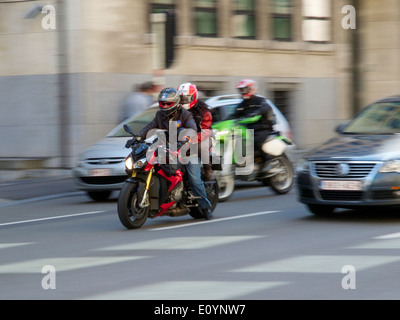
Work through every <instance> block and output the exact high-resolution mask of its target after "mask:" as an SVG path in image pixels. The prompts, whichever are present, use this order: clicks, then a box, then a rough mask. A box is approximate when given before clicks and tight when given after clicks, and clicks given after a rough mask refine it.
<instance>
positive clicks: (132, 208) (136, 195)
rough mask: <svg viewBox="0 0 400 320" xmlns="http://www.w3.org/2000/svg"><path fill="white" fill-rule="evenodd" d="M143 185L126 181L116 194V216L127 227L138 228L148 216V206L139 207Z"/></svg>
mask: <svg viewBox="0 0 400 320" xmlns="http://www.w3.org/2000/svg"><path fill="white" fill-rule="evenodd" d="M143 189H144V187H143V186H140V185H138V184H135V183H132V182H126V183H125V184H124V186H123V187H122V189H121V191H120V193H119V196H118V217H119V220H120V221H121V223H122V225H123V226H124V227H125V228H127V229H137V228H140V227H141V226H142V225H143V224H144V223H145V222H146V220H147V218H148V216H149V208H148V207H145V208H141V207H140V206H139V203H140V202H141V200H142V196H143Z"/></svg>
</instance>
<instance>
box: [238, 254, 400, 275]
mask: <svg viewBox="0 0 400 320" xmlns="http://www.w3.org/2000/svg"><path fill="white" fill-rule="evenodd" d="M397 261H400V257H393V256H378V255H374V256H372V255H371V256H358V255H340V256H335V255H329V256H325V255H310V256H298V257H293V258H288V259H283V260H278V261H272V262H265V263H261V264H256V265H252V266H248V267H244V268H239V269H236V270H232V271H233V272H279V273H282V272H295V273H340V272H341V270H342V268H343V266H346V265H352V266H354V267H355V268H356V269H357V270H358V271H361V270H364V269H368V268H373V267H376V266H380V265H383V264H388V263H392V262H397Z"/></svg>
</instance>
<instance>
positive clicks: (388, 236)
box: [374, 232, 400, 240]
mask: <svg viewBox="0 0 400 320" xmlns="http://www.w3.org/2000/svg"><path fill="white" fill-rule="evenodd" d="M396 238H400V232H396V233H390V234H385V235H384V236H379V237H375V238H374V239H383V240H384V239H396Z"/></svg>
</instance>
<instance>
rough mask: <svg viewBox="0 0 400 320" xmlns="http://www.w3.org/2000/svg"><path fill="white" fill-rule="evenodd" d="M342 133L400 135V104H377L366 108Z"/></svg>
mask: <svg viewBox="0 0 400 320" xmlns="http://www.w3.org/2000/svg"><path fill="white" fill-rule="evenodd" d="M343 133H346V134H393V133H400V102H379V103H374V104H372V105H370V106H368V107H366V108H365V109H364V110H363V111H361V113H359V114H358V115H357V116H356V117H355V118H354V119H353V120H352V121H351V122H350V123H349V125H348V126H347V127H346V128H345V129H344V131H343Z"/></svg>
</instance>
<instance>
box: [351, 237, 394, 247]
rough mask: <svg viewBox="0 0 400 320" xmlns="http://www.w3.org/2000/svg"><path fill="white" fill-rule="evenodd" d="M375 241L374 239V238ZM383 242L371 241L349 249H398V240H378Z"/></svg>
mask: <svg viewBox="0 0 400 320" xmlns="http://www.w3.org/2000/svg"><path fill="white" fill-rule="evenodd" d="M375 239H376V238H375ZM380 239H385V241H382V240H379V241H371V242H367V243H363V244H360V245H357V246H353V247H350V248H351V249H400V239H398V238H393V239H392V238H380Z"/></svg>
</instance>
